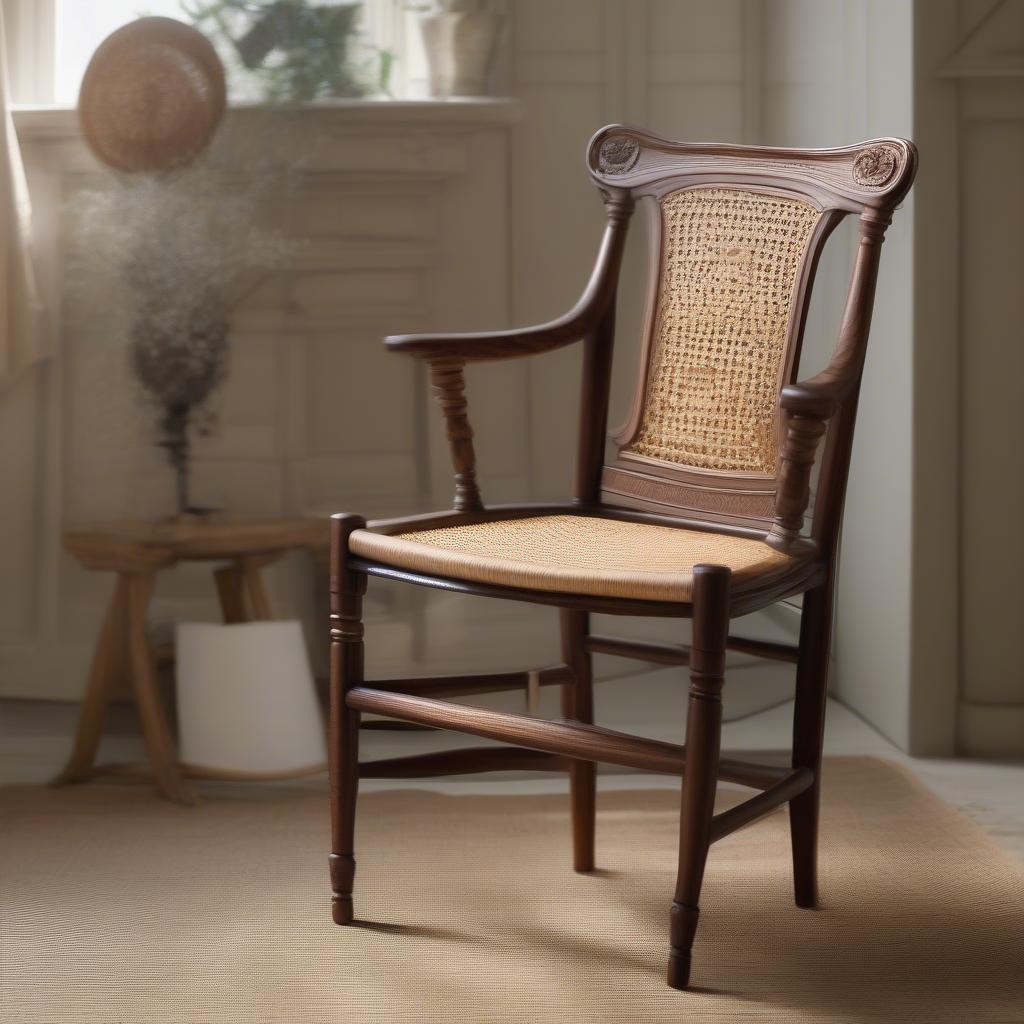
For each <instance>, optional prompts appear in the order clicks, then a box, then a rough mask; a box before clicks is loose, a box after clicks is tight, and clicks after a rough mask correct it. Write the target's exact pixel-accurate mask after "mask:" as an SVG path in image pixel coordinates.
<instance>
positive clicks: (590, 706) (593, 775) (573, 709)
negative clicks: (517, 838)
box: [559, 608, 597, 871]
mask: <svg viewBox="0 0 1024 1024" xmlns="http://www.w3.org/2000/svg"><path fill="white" fill-rule="evenodd" d="M559 616H560V619H561V627H562V660H563V661H564V662H565V664H566V665H568V666H569V669H570V671H571V672H572V675H573V681H572V682H571V683H566V684H565V685H564V686H563V687H562V715H563V717H564V718H568V719H573V720H575V721H577V722H586V723H587V724H590V723H592V722H593V721H594V687H593V670H592V663H591V656H590V652H589V651H587V650H586V648H585V647H584V641H585V639H586V636H587V634H588V633H589V632H590V616H589V614H588V613H587V612H585V611H577V610H576V609H572V608H563V609H561V610H560V612H559ZM569 796H570V801H571V804H572V866H573V870H574V871H593V870H594V818H595V814H596V797H597V766H596V765H595V764H594V762H593V761H572V762H571V763H570V765H569Z"/></svg>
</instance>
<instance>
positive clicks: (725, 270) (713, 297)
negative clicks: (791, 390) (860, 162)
mask: <svg viewBox="0 0 1024 1024" xmlns="http://www.w3.org/2000/svg"><path fill="white" fill-rule="evenodd" d="M821 216H822V214H821V211H820V210H818V209H816V208H815V207H814V206H812V205H811V204H810V203H808V202H804V201H802V200H799V199H794V198H790V197H787V196H780V195H765V194H759V193H755V192H748V191H744V190H740V189H723V188H691V189H681V190H679V191H676V192H672V193H670V194H669V195H667V196H665V197H664V198H663V199H662V200H661V219H662V223H663V225H664V228H663V234H662V243H661V248H662V253H661V280H660V283H659V287H658V293H657V306H656V310H655V317H654V334H653V338H652V344H651V351H650V366H649V370H648V373H647V380H646V390H645V394H644V399H643V408H642V413H641V419H640V424H639V429H638V431H637V433H636V436H635V437H634V438H633V439H632V440H631V441H630V442H629V443H628V444H627V445H626V446H624V448H623V451H624V452H628V453H630V454H635V455H639V456H642V457H644V458H648V459H654V460H659V461H663V462H668V463H673V464H678V465H682V466H691V467H694V468H699V469H708V470H725V471H738V472H750V473H759V474H764V475H767V476H773V475H774V474H775V471H776V469H777V463H778V440H779V439H778V424H777V419H778V416H777V407H778V397H779V387H780V385H781V383H782V372H783V366H784V362H785V358H786V354H787V344H788V341H789V328H790V324H791V320H792V316H793V312H794V311H793V305H794V299H795V293H796V291H797V287H796V286H797V282H798V275H799V271H800V268H801V266H802V264H803V262H804V260H805V258H806V255H807V249H808V245H809V243H810V240H811V237H812V235H813V233H814V229H815V227H816V226H817V224H818V221H819V220H820V218H821Z"/></svg>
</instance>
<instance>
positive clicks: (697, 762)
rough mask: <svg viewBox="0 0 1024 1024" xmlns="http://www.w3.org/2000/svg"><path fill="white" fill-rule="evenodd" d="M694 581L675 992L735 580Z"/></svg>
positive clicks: (685, 949)
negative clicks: (731, 587) (730, 589)
mask: <svg viewBox="0 0 1024 1024" xmlns="http://www.w3.org/2000/svg"><path fill="white" fill-rule="evenodd" d="M693 575H694V579H693V641H692V644H691V648H690V702H689V710H688V712H687V718H686V769H685V771H684V774H683V799H682V811H681V814H680V818H679V873H678V875H677V876H676V891H675V898H674V900H673V902H672V917H671V942H672V949H671V952H670V954H669V963H668V983H669V985H671V986H672V988H680V989H681V988H686V987H687V985H688V984H689V983H690V952H691V949H692V947H693V939H694V935H695V934H696V932H697V919H698V916H699V914H700V889H701V883H702V882H703V880H704V864H705V862H706V860H707V855H708V847H709V845H710V835H711V817H712V815H713V813H714V809H715V789H716V787H717V784H718V754H719V749H720V745H721V733H722V684H723V683H724V681H725V641H726V637H727V635H728V632H729V579H730V575H731V574H730V572H729V570H728V569H727V568H725V567H724V566H719V565H698V566H696V567H695V568H694V571H693Z"/></svg>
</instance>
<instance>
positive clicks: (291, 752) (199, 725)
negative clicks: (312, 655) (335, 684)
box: [177, 622, 327, 778]
mask: <svg viewBox="0 0 1024 1024" xmlns="http://www.w3.org/2000/svg"><path fill="white" fill-rule="evenodd" d="M177 700H178V733H179V748H180V752H179V756H180V758H181V762H182V764H183V765H185V766H186V767H187V768H188V769H189V770H190V771H192V772H193V773H194V774H196V775H200V776H202V775H207V776H214V777H223V778H280V777H288V776H296V775H302V774H306V773H311V772H315V771H320V770H322V769H323V768H325V767H326V760H327V749H326V743H325V736H324V723H323V719H322V716H321V714H320V706H319V704H318V702H317V697H316V689H315V687H314V684H313V675H312V672H311V671H310V668H309V658H308V656H307V654H306V645H305V643H304V641H303V637H302V630H301V627H300V625H299V623H298V622H246V623H240V624H238V625H231V626H222V625H216V624H213V623H206V622H183V623H180V624H179V625H178V632H177Z"/></svg>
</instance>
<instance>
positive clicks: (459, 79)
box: [419, 11, 502, 97]
mask: <svg viewBox="0 0 1024 1024" xmlns="http://www.w3.org/2000/svg"><path fill="white" fill-rule="evenodd" d="M419 24H420V31H421V33H422V34H423V48H424V51H425V52H426V56H427V69H428V74H429V76H430V94H431V96H439V97H445V96H485V95H486V94H487V92H488V87H489V84H490V76H491V68H492V66H493V64H494V57H495V54H496V53H497V49H498V37H499V35H500V34H501V26H502V19H501V16H500V15H497V14H493V13H491V12H490V11H439V12H437V13H436V14H427V15H424V16H423V17H422V18H420V23H419Z"/></svg>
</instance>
